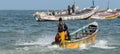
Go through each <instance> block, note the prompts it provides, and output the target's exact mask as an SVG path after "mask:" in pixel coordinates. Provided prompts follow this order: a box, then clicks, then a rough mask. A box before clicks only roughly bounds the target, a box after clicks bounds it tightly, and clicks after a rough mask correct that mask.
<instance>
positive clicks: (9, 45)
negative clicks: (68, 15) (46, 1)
mask: <svg viewBox="0 0 120 54" xmlns="http://www.w3.org/2000/svg"><path fill="white" fill-rule="evenodd" d="M36 11H37V10H36ZM36 11H35V10H0V54H120V18H116V19H112V20H71V21H64V22H65V23H66V24H67V25H68V27H69V31H70V32H72V31H74V30H76V29H78V28H80V27H82V26H84V25H86V24H89V23H91V22H93V21H96V22H98V23H99V29H100V30H99V32H98V35H97V39H96V41H95V43H94V44H93V45H91V46H89V47H88V46H86V45H83V46H82V48H79V49H64V48H59V47H58V46H56V45H54V46H52V45H50V44H51V42H52V41H54V37H55V34H56V33H57V24H58V22H57V21H46V22H37V21H36V20H35V19H34V17H33V16H32V14H33V13H34V12H36Z"/></svg>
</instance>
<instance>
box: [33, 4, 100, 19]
mask: <svg viewBox="0 0 120 54" xmlns="http://www.w3.org/2000/svg"><path fill="white" fill-rule="evenodd" d="M97 9H98V6H94V7H90V8H84V9H83V10H76V7H74V8H73V9H72V10H71V9H70V8H69V6H68V9H67V10H61V11H49V12H35V13H34V14H33V16H34V17H35V19H36V20H37V21H56V20H58V19H59V18H60V17H61V18H62V19H63V20H78V19H88V18H89V17H90V16H91V15H93V14H94V13H95V12H96V11H97Z"/></svg>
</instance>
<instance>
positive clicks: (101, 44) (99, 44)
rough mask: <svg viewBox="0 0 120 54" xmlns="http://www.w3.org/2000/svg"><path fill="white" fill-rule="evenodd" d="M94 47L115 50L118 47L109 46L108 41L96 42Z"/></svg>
mask: <svg viewBox="0 0 120 54" xmlns="http://www.w3.org/2000/svg"><path fill="white" fill-rule="evenodd" d="M92 47H96V48H102V49H114V48H116V47H111V46H109V45H108V41H107V40H96V42H95V44H94V45H92Z"/></svg>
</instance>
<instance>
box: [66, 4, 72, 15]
mask: <svg viewBox="0 0 120 54" xmlns="http://www.w3.org/2000/svg"><path fill="white" fill-rule="evenodd" d="M67 10H68V15H70V14H71V7H70V5H68V9H67Z"/></svg>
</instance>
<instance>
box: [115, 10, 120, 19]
mask: <svg viewBox="0 0 120 54" xmlns="http://www.w3.org/2000/svg"><path fill="white" fill-rule="evenodd" d="M115 12H117V14H118V15H119V16H118V18H120V9H115Z"/></svg>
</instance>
